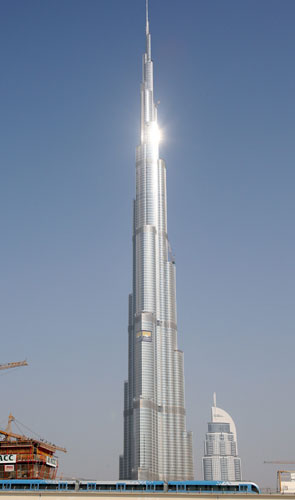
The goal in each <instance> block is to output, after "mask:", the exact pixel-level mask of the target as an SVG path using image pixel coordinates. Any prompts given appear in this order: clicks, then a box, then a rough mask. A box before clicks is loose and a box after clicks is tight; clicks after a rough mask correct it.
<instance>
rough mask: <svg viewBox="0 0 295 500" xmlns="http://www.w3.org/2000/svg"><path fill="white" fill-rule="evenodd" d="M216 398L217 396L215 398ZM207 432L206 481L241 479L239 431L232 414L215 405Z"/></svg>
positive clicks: (204, 467)
mask: <svg viewBox="0 0 295 500" xmlns="http://www.w3.org/2000/svg"><path fill="white" fill-rule="evenodd" d="M214 399H215V398H214ZM211 419H212V421H211V422H209V423H208V432H207V433H206V438H205V446H204V448H205V449H204V457H203V476H204V480H205V481H240V480H241V479H242V477H241V459H240V458H239V457H238V447H237V432H236V427H235V424H234V421H233V419H232V418H231V416H230V415H229V414H228V413H227V412H225V411H224V410H222V409H221V408H217V407H216V405H214V406H213V407H212V409H211Z"/></svg>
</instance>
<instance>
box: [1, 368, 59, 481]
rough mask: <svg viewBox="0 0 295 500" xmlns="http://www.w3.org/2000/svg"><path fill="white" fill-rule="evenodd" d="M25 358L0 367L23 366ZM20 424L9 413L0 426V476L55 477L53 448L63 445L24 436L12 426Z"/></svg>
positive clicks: (55, 466) (2, 477)
mask: <svg viewBox="0 0 295 500" xmlns="http://www.w3.org/2000/svg"><path fill="white" fill-rule="evenodd" d="M27 365H28V363H27V361H18V362H13V363H7V364H2V365H0V370H7V369H13V368H18V367H21V366H27ZM13 423H15V424H16V425H17V426H18V428H20V426H22V427H24V425H23V424H22V423H21V422H19V421H18V420H17V419H16V418H15V417H14V416H13V415H12V414H11V413H10V414H9V417H8V422H7V427H6V428H5V429H0V480H14V479H22V480H23V479H31V480H32V479H55V478H56V474H57V470H58V459H57V456H56V451H61V452H64V453H66V451H67V450H66V449H65V448H62V447H60V446H56V445H55V444H52V443H49V442H47V441H45V440H43V439H41V438H40V439H37V438H33V437H28V436H26V435H25V434H21V433H16V432H14V431H13V429H12V424H13ZM1 438H2V439H1Z"/></svg>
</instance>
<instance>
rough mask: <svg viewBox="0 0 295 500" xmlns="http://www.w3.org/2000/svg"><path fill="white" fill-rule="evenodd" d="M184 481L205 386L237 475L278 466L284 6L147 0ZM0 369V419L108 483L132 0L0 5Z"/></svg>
mask: <svg viewBox="0 0 295 500" xmlns="http://www.w3.org/2000/svg"><path fill="white" fill-rule="evenodd" d="M150 4H151V5H150V25H151V32H152V47H153V49H152V50H153V58H154V62H155V89H156V99H159V100H160V101H161V103H160V106H159V122H160V125H161V127H162V128H163V131H164V136H165V140H164V142H163V144H162V151H161V152H162V156H163V158H165V160H166V162H167V171H168V227H169V237H170V240H171V244H172V247H173V251H174V253H175V256H176V262H177V297H178V319H179V345H180V348H183V349H184V352H185V375H186V405H187V412H188V427H189V428H190V429H191V430H192V431H193V432H194V453H195V462H196V474H197V477H199V478H200V476H201V467H200V463H201V457H202V454H203V439H204V434H205V431H206V424H207V421H208V419H209V416H210V406H211V404H212V393H213V392H214V391H216V392H217V403H218V404H219V405H220V406H221V407H222V408H224V409H225V410H227V411H228V412H229V413H230V414H231V415H232V417H233V418H234V420H235V422H236V425H237V430H238V440H239V441H238V442H239V453H240V455H241V458H242V468H243V476H244V478H245V479H250V480H254V481H256V482H258V483H259V484H260V485H262V486H274V485H275V471H276V469H277V467H276V466H274V467H272V466H267V465H264V464H263V460H264V459H270V460H276V459H285V460H286V459H290V460H295V434H294V424H293V415H294V412H295V402H294V397H293V386H294V348H295V340H294V305H295V304H294V301H295V299H294V297H295V293H294V292H295V290H294V283H295V273H294V255H295V236H294V213H295V202H294V185H295V182H294V181H295V174H294V167H295V162H294V156H295V155H294V132H295V118H294V116H295V105H294V94H295V70H294V44H295V33H294V16H295V3H294V1H293V0H284V1H281V0H260V1H259V2H258V1H254V0H247V1H244V0H240V1H238V2H237V1H236V0H223V1H220V0H150ZM0 9H1V19H0V47H1V49H0V50H1V78H0V101H1V102H0V106H1V120H0V138H1V139H0V165H1V178H0V214H1V215H0V228H1V247H0V248H1V250H0V251H1V259H0V263H1V296H0V303H1V316H0V328H1V360H0V362H7V361H12V360H19V359H22V358H25V357H27V358H28V361H29V363H30V366H29V367H28V368H22V369H18V370H15V371H14V372H12V373H11V372H10V373H9V372H3V373H2V375H1V377H0V384H1V405H0V421H1V422H2V423H3V421H4V420H5V419H6V418H7V416H8V413H9V412H10V411H12V412H13V414H15V416H16V417H17V418H18V419H19V420H20V421H21V422H24V423H25V424H26V425H28V426H29V427H30V428H32V429H34V430H35V431H36V432H38V433H39V434H41V435H43V436H44V438H46V439H48V440H50V441H52V442H55V443H58V444H60V445H63V446H66V447H67V448H68V450H69V452H68V454H67V455H65V456H64V457H62V460H61V462H62V463H61V470H62V471H63V472H64V473H65V474H67V475H72V476H77V477H95V478H98V479H104V478H105V479H110V478H116V477H117V474H118V455H119V453H120V452H121V450H122V441H123V427H122V426H123V420H122V410H123V380H124V379H125V377H126V375H127V296H128V293H129V291H130V290H131V230H132V229H131V226H132V223H131V218H132V198H133V196H134V158H135V146H136V144H137V142H138V136H139V85H140V79H141V55H142V53H143V51H144V44H145V39H144V22H145V20H144V17H145V8H144V0H124V1H119V0H43V1H41V0H26V1H25V2H24V1H23V0H1V1H0Z"/></svg>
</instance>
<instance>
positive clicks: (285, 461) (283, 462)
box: [263, 460, 295, 465]
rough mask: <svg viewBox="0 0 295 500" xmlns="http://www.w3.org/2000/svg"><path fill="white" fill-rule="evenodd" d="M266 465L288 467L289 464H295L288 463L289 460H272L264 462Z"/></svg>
mask: <svg viewBox="0 0 295 500" xmlns="http://www.w3.org/2000/svg"><path fill="white" fill-rule="evenodd" d="M263 463H264V464H282V465H284V464H285V465H288V464H295V462H290V461H289V462H288V460H281V461H279V460H272V461H268V460H264V462H263Z"/></svg>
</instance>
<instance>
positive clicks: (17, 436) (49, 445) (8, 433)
mask: <svg viewBox="0 0 295 500" xmlns="http://www.w3.org/2000/svg"><path fill="white" fill-rule="evenodd" d="M13 421H15V417H14V416H13V415H12V414H11V413H10V414H9V417H8V425H7V427H6V429H5V430H2V429H0V434H2V436H5V437H6V438H7V440H8V441H10V440H11V438H14V439H16V440H17V441H34V442H35V443H38V444H39V445H41V446H42V445H43V446H46V448H47V449H48V450H51V451H52V452H53V453H55V452H56V451H63V452H64V453H67V450H66V449H65V448H61V447H60V446H56V445H55V444H52V443H48V442H47V441H45V440H44V441H42V440H41V439H36V438H29V437H27V436H24V435H23V436H22V435H21V434H16V433H15V432H12V431H11V423H12V422H13Z"/></svg>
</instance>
